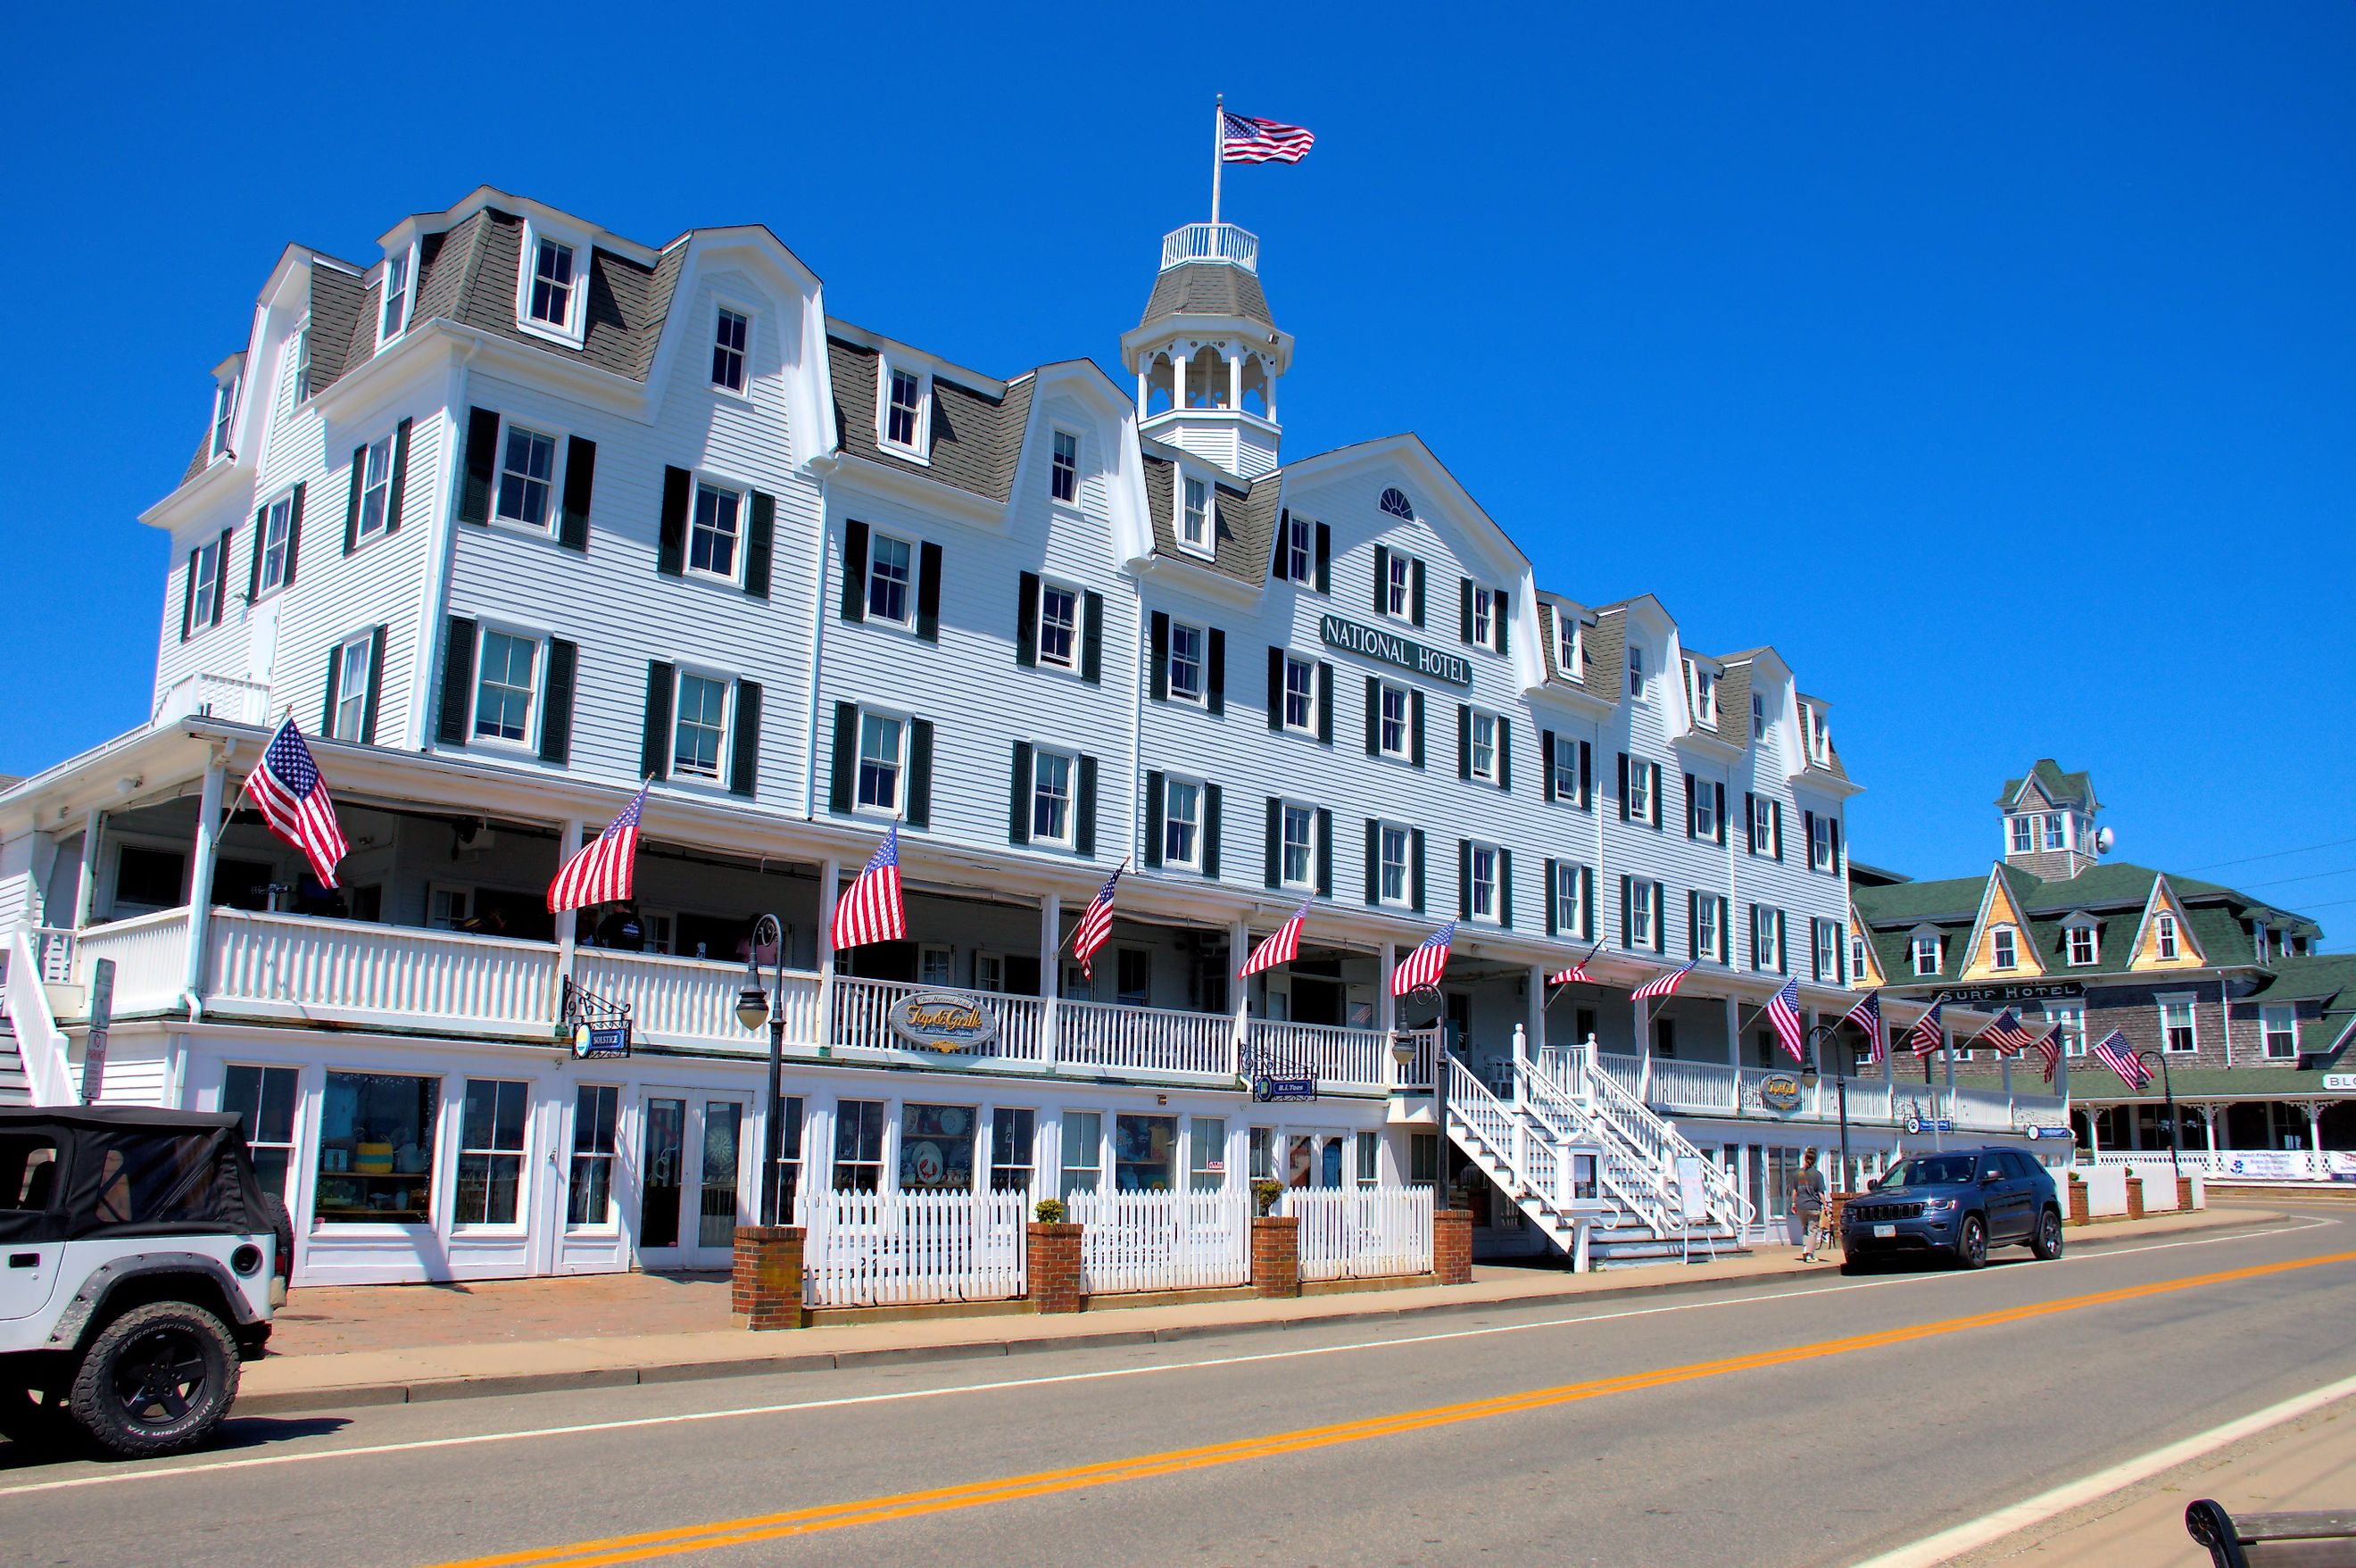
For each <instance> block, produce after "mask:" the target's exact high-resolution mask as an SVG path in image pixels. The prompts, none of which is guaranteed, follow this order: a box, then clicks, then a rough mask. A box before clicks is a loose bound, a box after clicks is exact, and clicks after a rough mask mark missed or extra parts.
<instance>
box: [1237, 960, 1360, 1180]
mask: <svg viewBox="0 0 2356 1568" xmlns="http://www.w3.org/2000/svg"><path fill="white" fill-rule="evenodd" d="M1250 955H1251V922H1250V921H1249V920H1247V919H1236V920H1231V921H1229V922H1228V924H1227V974H1228V976H1229V978H1230V983H1232V984H1233V985H1234V986H1235V988H1236V994H1235V1004H1236V1005H1235V1015H1236V1019H1235V1028H1234V1029H1233V1030H1232V1031H1231V1032H1230V1033H1229V1035H1228V1036H1227V1070H1228V1071H1229V1072H1232V1073H1234V1074H1235V1075H1236V1077H1237V1078H1241V1077H1243V1075H1244V1061H1243V1057H1244V1031H1245V1029H1246V1028H1247V1027H1248V1026H1249V1024H1250V1022H1251V982H1250V981H1249V980H1248V979H1246V978H1245V977H1244V975H1243V974H1242V973H1241V971H1242V969H1243V967H1244V960H1245V959H1247V958H1248V957H1249V956H1250ZM1384 972H1385V973H1386V974H1387V973H1389V970H1388V968H1387V967H1386V968H1385V970H1384ZM1383 993H1384V994H1385V995H1386V996H1387V995H1389V994H1390V987H1389V986H1388V985H1387V984H1386V985H1385V986H1384V987H1383ZM1277 1157H1278V1168H1277V1176H1278V1179H1279V1180H1281V1179H1282V1178H1283V1175H1284V1171H1283V1163H1282V1162H1283V1152H1282V1151H1281V1150H1279V1151H1278V1156H1277Z"/></svg>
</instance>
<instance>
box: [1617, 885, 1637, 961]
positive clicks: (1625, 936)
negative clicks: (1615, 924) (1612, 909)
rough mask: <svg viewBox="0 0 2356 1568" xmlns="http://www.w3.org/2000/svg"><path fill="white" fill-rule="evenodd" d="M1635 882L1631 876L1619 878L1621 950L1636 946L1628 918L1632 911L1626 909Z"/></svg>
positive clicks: (1630, 920) (1633, 928) (1632, 927)
mask: <svg viewBox="0 0 2356 1568" xmlns="http://www.w3.org/2000/svg"><path fill="white" fill-rule="evenodd" d="M1635 882H1636V879H1635V878H1634V877H1633V876H1625V875H1623V876H1622V877H1621V878H1620V945H1621V946H1622V947H1623V948H1633V947H1634V946H1635V945H1636V927H1635V923H1634V922H1633V920H1632V919H1631V918H1629V917H1630V915H1631V913H1632V911H1631V910H1630V909H1629V908H1628V896H1629V889H1630V888H1632V887H1633V886H1635Z"/></svg>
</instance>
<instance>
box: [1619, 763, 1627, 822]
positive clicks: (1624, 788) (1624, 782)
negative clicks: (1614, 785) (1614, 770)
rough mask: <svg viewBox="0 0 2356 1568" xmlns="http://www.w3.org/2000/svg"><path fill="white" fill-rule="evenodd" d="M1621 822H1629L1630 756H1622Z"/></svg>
mask: <svg viewBox="0 0 2356 1568" xmlns="http://www.w3.org/2000/svg"><path fill="white" fill-rule="evenodd" d="M1620 820H1621V821H1622V822H1626V821H1627V820H1628V754H1627V753H1626V752H1624V751H1623V752H1622V753H1621V754H1620Z"/></svg>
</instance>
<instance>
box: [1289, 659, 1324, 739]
mask: <svg viewBox="0 0 2356 1568" xmlns="http://www.w3.org/2000/svg"><path fill="white" fill-rule="evenodd" d="M1284 727H1285V728H1287V729H1290V730H1300V731H1302V732H1303V733H1307V732H1310V731H1313V730H1314V729H1316V727H1317V666H1316V665H1314V664H1312V663H1311V662H1310V661H1309V660H1306V659H1294V658H1292V657H1291V656H1290V655H1287V656H1286V658H1285V660H1284Z"/></svg>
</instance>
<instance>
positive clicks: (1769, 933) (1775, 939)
mask: <svg viewBox="0 0 2356 1568" xmlns="http://www.w3.org/2000/svg"><path fill="white" fill-rule="evenodd" d="M1782 967H1783V911H1782V910H1781V909H1771V908H1768V907H1767V906H1766V905H1764V904H1753V905H1752V906H1751V968H1753V969H1760V970H1767V969H1781V968H1782Z"/></svg>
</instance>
